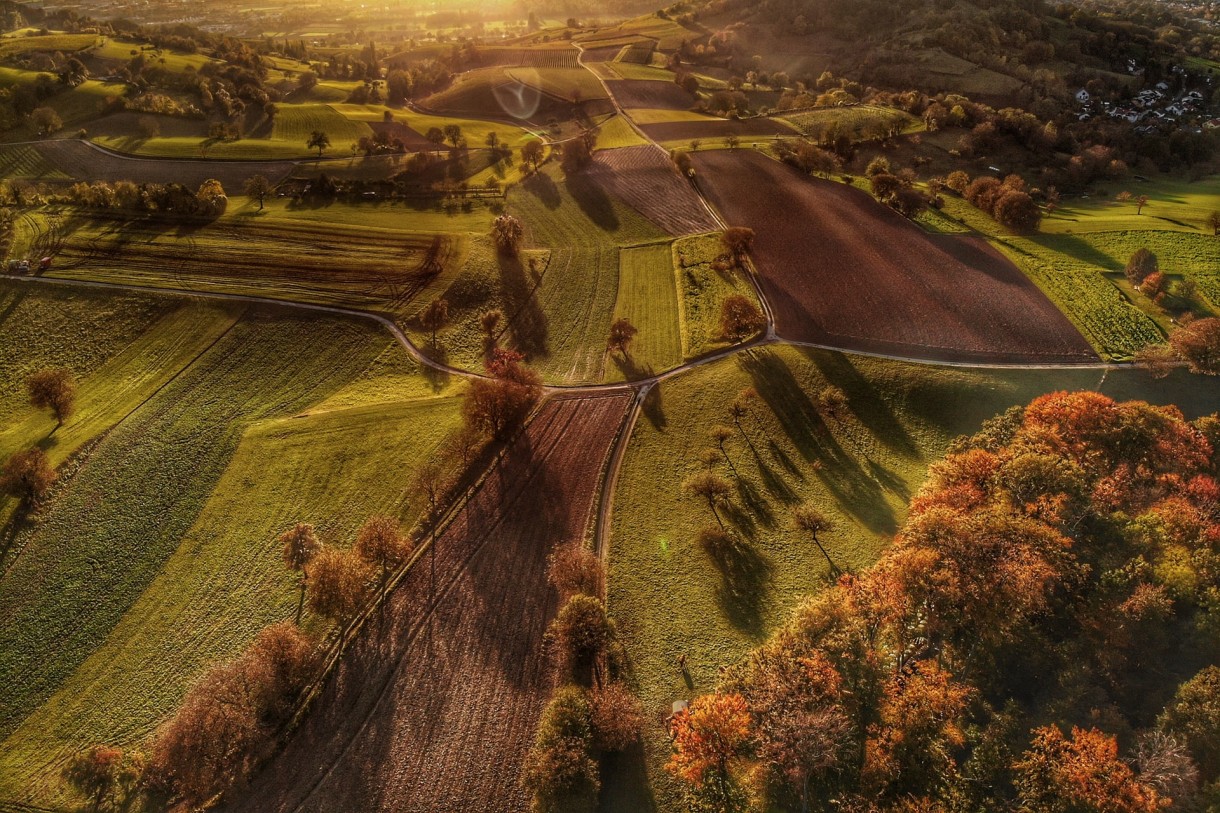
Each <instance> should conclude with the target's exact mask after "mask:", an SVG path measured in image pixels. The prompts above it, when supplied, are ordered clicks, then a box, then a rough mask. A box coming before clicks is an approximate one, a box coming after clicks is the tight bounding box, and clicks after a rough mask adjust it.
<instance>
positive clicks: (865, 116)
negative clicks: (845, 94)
mask: <svg viewBox="0 0 1220 813" xmlns="http://www.w3.org/2000/svg"><path fill="white" fill-rule="evenodd" d="M779 118H781V119H782V120H784V121H786V122H788V123H789V124H791V125H793V126H794V127H796V128H797V129H798V130H800V131H801V132H802V133H804V134H805V135H807V136H810V137H812V138H814V139H824V138H831V137H832V136H837V135H839V134H843V135H847V136H848V137H849V138H851V139H853V140H857V141H858V140H861V139H869V138H876V137H877V132H878V130H880V131H881V132H882V133H884V132H887V131H888V129H889V128H890V127H899V128H900V132H904V133H907V132H919V131H921V130H924V129H926V128H925V126H924V124H923V123H922V122H921V121H920V120H919V119H917V118H915V117H914V116H912V115H910V114H909V113H907V112H905V111H902V110H895V109H894V108H892V107H878V106H876V105H855V106H853V107H831V108H824V109H820V110H804V111H801V112H799V113H788V114H781V115H780V116H779Z"/></svg>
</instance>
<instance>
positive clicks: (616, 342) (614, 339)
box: [606, 317, 640, 360]
mask: <svg viewBox="0 0 1220 813" xmlns="http://www.w3.org/2000/svg"><path fill="white" fill-rule="evenodd" d="M639 332H640V331H639V329H638V328H637V327H636V326H635V325H633V324H631V322H630V320H628V319H627V318H626V317H623V318H620V319H615V320H614V324H612V325H611V326H610V338H609V339H608V340H607V342H606V347H607V348H609V349H610V351H611V352H614V351H617V352H619V353H621V354H622V356H623V359H624V360H626V359H627V358H628V356H629V353H628V348H629V347H630V346H631V340H632V339H634V338H635V335H636V334H637V333H639Z"/></svg>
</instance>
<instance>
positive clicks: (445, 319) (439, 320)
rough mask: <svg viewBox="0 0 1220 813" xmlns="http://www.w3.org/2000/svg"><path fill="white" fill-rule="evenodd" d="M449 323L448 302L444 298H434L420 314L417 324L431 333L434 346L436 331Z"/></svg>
mask: <svg viewBox="0 0 1220 813" xmlns="http://www.w3.org/2000/svg"><path fill="white" fill-rule="evenodd" d="M448 323H449V302H448V300H445V299H434V300H432V301H431V302H430V303H428V307H426V308H424V312H423V313H422V314H420V317H419V324H420V327H422V328H423V329H424V330H426V331H428V332H429V333H430V334H431V335H432V339H431V343H432V346H433V347H435V346H436V332H437V331H438V330H440V329H441V328H443V327H444V326H445V325H446V324H448Z"/></svg>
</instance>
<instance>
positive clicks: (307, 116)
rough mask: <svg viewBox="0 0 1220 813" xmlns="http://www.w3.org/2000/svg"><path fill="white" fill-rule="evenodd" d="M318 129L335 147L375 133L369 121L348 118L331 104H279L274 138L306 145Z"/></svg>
mask: <svg viewBox="0 0 1220 813" xmlns="http://www.w3.org/2000/svg"><path fill="white" fill-rule="evenodd" d="M314 132H322V133H325V134H326V135H327V137H329V138H330V145H331V148H332V149H335V150H343V149H345V148H347V147H348V146H349V145H351V144H353V143H355V142H356V141H357V140H359V138H360V137H361V136H371V135H372V134H373V131H372V130H371V129H370V128H369V126H368V125H367V124H365V123H364V122H360V121H353V120H351V119H350V118H347V117H346V116H344V115H343V114H342V113H340V112H338V111H337V110H335V108H333V107H331V106H330V105H328V104H285V105H279V107H278V108H277V111H276V114H275V120H274V124H273V127H272V139H273V140H277V141H285V142H288V143H289V144H294V145H296V144H299V145H301V146H302V148H303V147H304V145H305V142H306V141H308V140H309V138H310V136H311V135H312V134H313V133H314Z"/></svg>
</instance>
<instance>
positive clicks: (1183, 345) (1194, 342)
mask: <svg viewBox="0 0 1220 813" xmlns="http://www.w3.org/2000/svg"><path fill="white" fill-rule="evenodd" d="M1169 345H1170V346H1171V347H1172V348H1173V351H1174V352H1175V353H1177V355H1178V358H1180V359H1182V360H1183V361H1185V362H1186V363H1187V364H1189V365H1190V369H1191V371H1192V372H1196V373H1203V374H1204V375H1220V318H1216V317H1209V318H1207V319H1195V320H1194V321H1193V322H1190V323H1189V324H1187V325H1183V326H1182V327H1180V328H1178V329H1177V330H1175V331H1174V332H1173V333H1171V334H1169Z"/></svg>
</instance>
